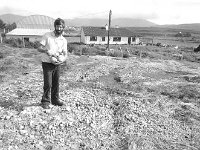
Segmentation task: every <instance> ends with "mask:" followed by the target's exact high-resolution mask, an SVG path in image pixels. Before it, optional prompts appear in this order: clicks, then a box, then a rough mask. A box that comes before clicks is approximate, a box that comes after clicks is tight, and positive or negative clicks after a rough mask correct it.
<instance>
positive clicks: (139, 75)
mask: <svg viewBox="0 0 200 150" xmlns="http://www.w3.org/2000/svg"><path fill="white" fill-rule="evenodd" d="M156 38H163V36H161V37H158V36H157V37H156ZM169 40H171V39H169ZM165 41H166V40H165ZM179 42H180V43H181V41H179ZM184 42H185V43H189V44H191V43H190V42H189V40H185V41H182V43H181V44H182V45H179V44H178V43H175V44H178V45H179V48H178V49H174V48H172V47H166V48H165V47H158V46H126V45H121V48H122V50H123V55H122V54H121V53H120V52H118V51H117V49H118V48H119V46H111V49H114V50H116V51H114V52H112V55H111V56H112V57H111V56H105V55H94V53H87V55H81V56H80V55H75V54H76V53H77V54H78V53H79V51H78V52H74V54H72V53H70V54H69V59H68V61H67V63H66V64H64V65H63V66H62V74H61V85H60V98H61V99H62V100H63V101H64V102H65V103H66V106H63V107H56V106H51V109H50V110H44V109H42V108H41V106H40V100H41V96H42V88H43V76H42V68H41V65H40V62H39V58H38V57H39V53H38V52H37V50H36V49H28V48H14V47H11V46H9V45H5V44H1V45H0V50H1V51H0V91H1V92H0V97H1V100H0V150H31V149H32V150H172V149H173V150H198V149H200V141H199V139H200V101H199V99H200V84H199V83H200V68H199V53H194V52H193V47H196V46H197V45H198V43H197V42H196V43H193V45H189V46H188V45H185V44H184ZM69 48H70V50H80V49H81V50H84V52H85V53H86V52H88V51H89V50H90V49H93V50H94V49H96V52H98V53H100V52H99V51H100V50H102V51H103V50H104V47H103V46H93V47H90V46H85V45H71V46H69ZM127 50H128V52H127ZM101 54H103V52H101ZM105 54H106V53H105ZM125 56H126V57H125Z"/></svg>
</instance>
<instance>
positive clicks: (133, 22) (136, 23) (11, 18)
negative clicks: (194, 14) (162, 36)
mask: <svg viewBox="0 0 200 150" xmlns="http://www.w3.org/2000/svg"><path fill="white" fill-rule="evenodd" d="M25 17H27V16H21V15H16V14H3V15H0V19H1V20H2V21H3V22H5V23H7V24H12V23H14V22H15V23H17V22H18V21H20V20H21V19H23V18H25ZM64 20H65V22H66V25H67V26H77V27H78V26H79V27H80V26H105V25H106V24H108V19H100V18H74V19H64ZM115 26H117V27H159V28H172V29H180V30H181V29H187V30H193V31H200V23H191V24H189V23H188V24H178V25H174V24H166V25H158V24H155V23H153V22H150V21H147V20H145V19H134V18H113V19H112V20H111V27H115Z"/></svg>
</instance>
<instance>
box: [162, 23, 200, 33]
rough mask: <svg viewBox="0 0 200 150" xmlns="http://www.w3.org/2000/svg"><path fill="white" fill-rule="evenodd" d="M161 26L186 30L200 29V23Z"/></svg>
mask: <svg viewBox="0 0 200 150" xmlns="http://www.w3.org/2000/svg"><path fill="white" fill-rule="evenodd" d="M160 27H165V28H171V29H184V30H192V31H200V23H191V24H178V25H161V26H160Z"/></svg>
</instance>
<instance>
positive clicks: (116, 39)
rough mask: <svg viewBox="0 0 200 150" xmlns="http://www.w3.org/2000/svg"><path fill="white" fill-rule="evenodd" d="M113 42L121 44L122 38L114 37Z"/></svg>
mask: <svg viewBox="0 0 200 150" xmlns="http://www.w3.org/2000/svg"><path fill="white" fill-rule="evenodd" d="M113 41H115V42H120V41H121V37H113Z"/></svg>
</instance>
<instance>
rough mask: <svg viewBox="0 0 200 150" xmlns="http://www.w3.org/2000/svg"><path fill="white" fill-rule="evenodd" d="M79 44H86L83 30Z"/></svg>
mask: <svg viewBox="0 0 200 150" xmlns="http://www.w3.org/2000/svg"><path fill="white" fill-rule="evenodd" d="M81 42H82V43H84V44H86V39H85V34H84V32H83V29H81Z"/></svg>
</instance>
